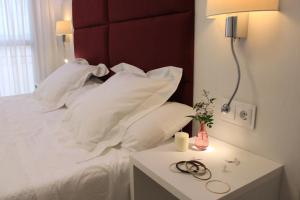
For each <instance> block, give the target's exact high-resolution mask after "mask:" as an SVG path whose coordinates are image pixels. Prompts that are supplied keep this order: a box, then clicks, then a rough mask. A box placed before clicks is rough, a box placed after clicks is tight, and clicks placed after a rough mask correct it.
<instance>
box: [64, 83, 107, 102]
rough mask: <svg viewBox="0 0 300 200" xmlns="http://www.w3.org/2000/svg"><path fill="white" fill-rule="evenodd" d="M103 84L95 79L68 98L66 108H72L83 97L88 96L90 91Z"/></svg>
mask: <svg viewBox="0 0 300 200" xmlns="http://www.w3.org/2000/svg"><path fill="white" fill-rule="evenodd" d="M102 83H103V82H102V81H100V80H99V79H98V80H96V81H95V79H92V80H89V81H87V82H86V83H85V84H84V86H83V87H81V88H79V89H77V90H76V91H74V92H72V94H71V95H70V96H69V97H68V98H67V100H66V103H65V106H66V107H67V108H69V107H71V106H72V104H73V103H74V102H75V101H76V100H77V99H79V98H80V97H81V96H83V95H85V94H87V93H88V92H89V91H90V90H92V89H94V88H96V87H97V86H99V85H100V84H102Z"/></svg>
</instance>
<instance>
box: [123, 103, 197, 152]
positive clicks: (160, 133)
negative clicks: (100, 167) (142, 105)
mask: <svg viewBox="0 0 300 200" xmlns="http://www.w3.org/2000/svg"><path fill="white" fill-rule="evenodd" d="M194 114H195V111H194V110H193V108H192V107H190V106H187V105H184V104H181V103H176V102H167V103H165V104H164V105H162V106H161V107H159V108H157V109H155V110H154V111H152V112H150V113H149V114H147V115H146V116H144V117H143V118H141V119H139V120H137V121H136V122H134V123H133V124H132V125H131V126H130V127H129V128H128V129H127V131H126V133H125V135H124V137H123V139H122V147H125V148H128V149H130V150H134V151H141V150H145V149H149V148H152V147H155V146H157V145H159V144H161V143H162V142H164V141H166V140H168V139H169V138H171V137H172V136H173V135H174V134H175V133H176V132H178V131H180V130H181V129H182V128H184V127H185V126H186V125H187V124H188V123H189V122H190V121H191V120H192V119H191V118H189V117H187V116H188V115H194Z"/></svg>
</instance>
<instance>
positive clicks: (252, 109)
mask: <svg viewBox="0 0 300 200" xmlns="http://www.w3.org/2000/svg"><path fill="white" fill-rule="evenodd" d="M227 102H228V99H223V101H222V105H223V104H226V103H227ZM220 116H221V119H222V120H224V121H226V122H229V123H232V124H235V125H238V126H241V127H245V128H248V129H250V130H253V129H254V127H255V117H256V106H255V105H251V104H246V103H241V102H238V101H232V103H231V105H230V111H229V113H221V114H220Z"/></svg>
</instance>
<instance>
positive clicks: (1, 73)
mask: <svg viewBox="0 0 300 200" xmlns="http://www.w3.org/2000/svg"><path fill="white" fill-rule="evenodd" d="M29 1H30V0H0V96H9V95H16V94H22V93H30V92H32V91H33V90H34V76H33V56H32V47H33V46H32V39H31V38H32V36H31V23H30V4H29Z"/></svg>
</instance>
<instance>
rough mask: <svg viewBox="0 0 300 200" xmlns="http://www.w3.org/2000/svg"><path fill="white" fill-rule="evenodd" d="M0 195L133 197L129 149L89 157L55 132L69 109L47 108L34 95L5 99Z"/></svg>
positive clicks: (0, 122) (58, 199) (13, 198)
mask: <svg viewBox="0 0 300 200" xmlns="http://www.w3.org/2000/svg"><path fill="white" fill-rule="evenodd" d="M0 110H1V115H0V138H1V139H0V200H17V199H22V200H62V199H63V200H68V199H70V200H71V199H72V200H77V199H78V200H95V199H101V200H102V199H103V200H104V199H107V200H113V199H116V200H123V199H124V200H126V199H129V152H128V151H127V150H125V149H120V148H111V149H109V150H107V151H106V153H105V154H104V155H102V156H99V157H97V158H94V159H91V160H86V159H85V158H86V154H87V152H85V151H84V150H82V149H78V148H70V147H66V146H64V145H62V144H61V143H60V142H59V140H58V139H57V135H56V134H53V133H54V132H55V130H56V129H57V127H58V126H59V122H60V120H62V117H63V115H64V113H65V110H64V109H60V110H57V111H54V112H47V113H45V112H43V109H42V107H41V106H40V105H39V103H38V102H36V101H35V100H33V99H32V98H31V96H30V95H21V96H14V97H2V98H0Z"/></svg>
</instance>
